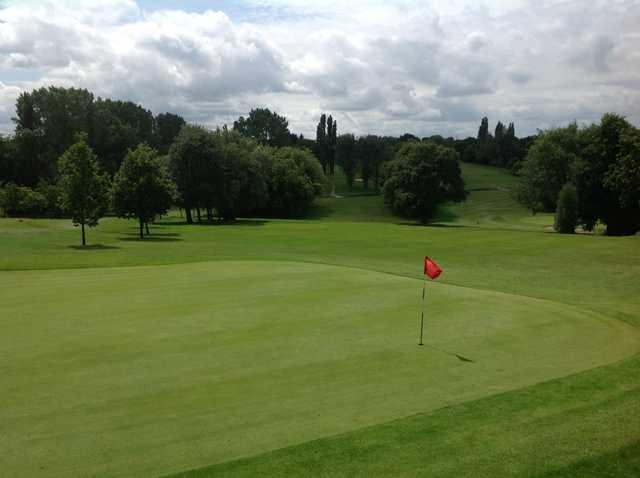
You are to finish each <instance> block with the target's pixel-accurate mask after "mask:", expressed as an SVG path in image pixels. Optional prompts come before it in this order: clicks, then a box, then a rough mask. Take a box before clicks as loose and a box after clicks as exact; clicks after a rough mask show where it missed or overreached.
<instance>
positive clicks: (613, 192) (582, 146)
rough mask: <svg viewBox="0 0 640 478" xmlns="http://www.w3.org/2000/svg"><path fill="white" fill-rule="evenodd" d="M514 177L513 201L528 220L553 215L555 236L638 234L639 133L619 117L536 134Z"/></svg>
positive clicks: (639, 204)
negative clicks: (601, 231)
mask: <svg viewBox="0 0 640 478" xmlns="http://www.w3.org/2000/svg"><path fill="white" fill-rule="evenodd" d="M519 174H520V184H519V187H518V189H517V191H516V197H517V198H518V199H519V200H520V202H522V203H523V204H524V205H526V206H527V207H528V208H529V209H530V210H531V211H532V212H533V213H534V214H535V213H536V212H541V211H544V212H553V211H556V224H555V226H556V229H557V230H559V231H561V232H568V233H572V232H574V230H575V228H576V226H578V225H579V226H582V228H583V229H584V230H587V231H591V230H593V228H594V227H595V226H596V224H597V223H598V222H600V223H602V224H604V225H605V226H606V232H607V234H609V235H628V234H635V233H636V232H638V231H640V130H639V129H638V128H636V127H634V126H633V125H631V124H630V123H629V122H628V121H627V120H626V119H625V118H623V117H622V116H619V115H616V114H613V113H607V114H605V115H604V116H602V119H601V120H600V122H599V123H594V124H591V125H588V126H583V127H580V126H578V125H577V124H576V123H572V124H570V125H568V126H566V127H562V128H553V129H549V130H546V131H541V132H540V134H539V136H538V138H537V139H536V141H535V142H534V143H533V145H532V146H531V148H530V149H529V152H528V154H527V156H526V158H525V159H524V161H523V163H522V166H521V168H520V171H519Z"/></svg>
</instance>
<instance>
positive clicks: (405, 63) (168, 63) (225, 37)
mask: <svg viewBox="0 0 640 478" xmlns="http://www.w3.org/2000/svg"><path fill="white" fill-rule="evenodd" d="M638 45H640V0H607V1H600V0H576V1H573V0H562V1H559V0H513V1H507V0H492V1H489V0H486V1H482V0H475V1H472V0H434V1H426V0H423V1H420V2H410V1H404V0H386V1H375V0H374V1H361V0H351V1H335V0H324V1H322V2H310V1H303V0H274V1H262V0H239V1H234V0H221V1H205V0H190V1H177V0H158V1H153V0H139V1H137V2H136V1H135V0H104V1H96V0H83V1H80V0H72V1H61V0H51V1H29V0H21V1H16V0H5V1H2V0H0V132H1V133H9V132H11V131H12V130H13V123H12V121H11V117H12V116H13V115H14V109H15V100H16V98H17V96H18V95H19V94H20V93H21V92H23V91H29V90H31V89H34V88H38V87H41V86H48V85H58V86H74V87H82V88H87V89H89V90H90V91H92V92H93V93H94V94H95V95H96V96H100V97H109V98H114V99H123V100H130V101H134V102H137V103H140V104H141V105H143V106H144V107H146V108H148V109H150V110H151V111H153V112H154V113H155V114H157V113H161V112H165V111H169V112H173V113H178V114H180V115H182V116H184V117H185V119H186V120H187V121H190V122H195V123H199V124H203V125H206V126H209V127H212V128H213V127H216V126H219V125H222V124H231V123H232V122H233V121H234V120H235V119H237V118H238V117H239V116H240V115H244V116H246V115H247V114H248V112H249V111H250V109H251V108H255V107H267V108H270V109H271V110H273V111H276V112H278V113H279V114H282V115H284V116H286V118H287V119H288V120H289V126H290V129H291V131H292V132H294V133H302V134H304V135H305V136H307V137H314V136H315V127H316V124H317V122H318V119H319V116H320V115H321V114H322V113H326V114H332V115H333V116H334V118H336V120H337V122H338V132H339V133H340V134H341V133H347V132H349V133H354V134H356V135H361V134H369V133H371V134H389V135H400V134H404V133H411V134H415V135H417V136H420V137H422V136H430V135H432V134H441V135H443V136H455V137H459V138H462V137H466V136H469V135H475V134H476V133H477V129H478V126H479V123H480V119H481V118H482V117H483V116H487V117H488V118H489V122H490V127H491V128H493V127H494V126H495V124H496V122H497V121H498V120H500V121H502V122H503V123H505V124H506V123H509V122H514V124H515V128H516V134H517V135H518V136H526V135H529V134H534V133H535V132H536V131H537V130H538V129H546V128H550V127H554V126H561V125H564V124H567V123H569V122H571V121H577V122H578V123H581V124H582V123H591V122H595V121H598V119H599V118H600V116H601V115H602V114H603V113H605V112H609V111H613V112H617V113H619V114H622V115H625V116H626V117H627V118H628V119H629V120H630V121H631V122H632V123H634V124H636V125H640V48H638Z"/></svg>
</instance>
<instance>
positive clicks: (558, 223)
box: [553, 183, 578, 234]
mask: <svg viewBox="0 0 640 478" xmlns="http://www.w3.org/2000/svg"><path fill="white" fill-rule="evenodd" d="M577 224H578V193H577V192H576V187H575V186H574V185H573V184H571V183H567V184H565V185H564V186H563V187H562V189H561V190H560V194H559V195H558V207H557V209H556V219H555V223H554V225H553V227H554V229H555V230H556V231H558V232H561V233H563V234H573V233H574V232H575V229H576V225H577Z"/></svg>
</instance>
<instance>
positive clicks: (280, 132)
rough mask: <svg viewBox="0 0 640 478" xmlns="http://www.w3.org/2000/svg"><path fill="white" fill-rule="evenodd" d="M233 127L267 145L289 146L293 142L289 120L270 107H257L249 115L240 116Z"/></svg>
mask: <svg viewBox="0 0 640 478" xmlns="http://www.w3.org/2000/svg"><path fill="white" fill-rule="evenodd" d="M233 129H234V130H236V131H238V132H239V133H240V134H242V135H244V136H248V137H250V138H253V139H255V140H256V141H257V142H258V143H260V144H263V145H265V146H278V147H279V146H288V145H289V144H290V143H291V133H290V132H289V122H288V121H287V119H286V118H285V117H284V116H280V115H279V114H277V113H275V112H272V111H271V110H270V109H269V108H255V109H252V110H251V111H250V112H249V116H248V117H247V118H244V117H243V116H240V118H238V120H237V121H234V122H233Z"/></svg>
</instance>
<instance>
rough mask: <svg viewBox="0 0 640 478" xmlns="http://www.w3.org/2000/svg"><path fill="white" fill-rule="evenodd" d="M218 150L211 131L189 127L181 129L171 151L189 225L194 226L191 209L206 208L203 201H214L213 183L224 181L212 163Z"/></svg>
mask: <svg viewBox="0 0 640 478" xmlns="http://www.w3.org/2000/svg"><path fill="white" fill-rule="evenodd" d="M215 148H216V145H215V138H214V136H213V133H212V132H211V131H207V130H206V129H205V128H203V127H201V126H194V125H187V126H185V127H183V128H182V129H181V130H180V133H179V134H178V136H177V137H176V139H175V141H174V143H173V144H172V145H171V148H170V149H169V164H170V171H171V175H172V177H173V180H174V182H175V184H176V186H177V188H178V192H179V193H180V205H181V206H182V207H184V210H185V214H186V217H187V223H189V224H192V223H193V217H192V213H191V210H192V209H193V208H199V207H201V206H203V205H205V204H203V203H204V202H206V201H203V199H206V198H207V197H209V198H211V199H212V198H213V190H212V187H213V184H214V183H216V182H218V181H219V180H220V179H219V177H218V176H219V169H218V168H217V167H216V165H215V164H213V163H212V162H211V159H212V158H213V156H214V155H215ZM212 206H213V205H212V204H211V207H212Z"/></svg>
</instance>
